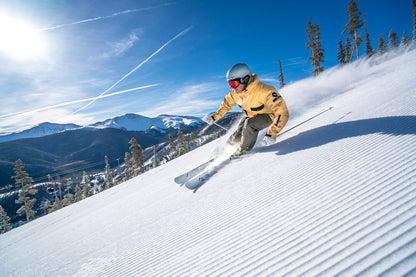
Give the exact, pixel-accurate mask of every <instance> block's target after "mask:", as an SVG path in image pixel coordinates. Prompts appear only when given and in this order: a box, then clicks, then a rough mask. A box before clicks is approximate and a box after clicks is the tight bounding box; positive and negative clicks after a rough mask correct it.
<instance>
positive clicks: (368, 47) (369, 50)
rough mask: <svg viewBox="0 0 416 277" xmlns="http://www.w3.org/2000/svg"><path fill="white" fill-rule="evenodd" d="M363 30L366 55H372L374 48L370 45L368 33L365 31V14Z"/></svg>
mask: <svg viewBox="0 0 416 277" xmlns="http://www.w3.org/2000/svg"><path fill="white" fill-rule="evenodd" d="M364 32H365V54H366V55H367V57H371V56H372V55H374V49H373V47H372V46H371V41H370V34H369V33H368V31H367V20H366V16H365V14H364Z"/></svg>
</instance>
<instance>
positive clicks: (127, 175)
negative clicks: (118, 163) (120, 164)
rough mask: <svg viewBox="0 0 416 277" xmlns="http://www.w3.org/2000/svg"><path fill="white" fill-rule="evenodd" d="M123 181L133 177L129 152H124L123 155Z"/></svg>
mask: <svg viewBox="0 0 416 277" xmlns="http://www.w3.org/2000/svg"><path fill="white" fill-rule="evenodd" d="M124 165H125V169H124V181H127V180H129V179H131V177H133V172H132V167H131V156H130V153H128V152H126V155H125V156H124Z"/></svg>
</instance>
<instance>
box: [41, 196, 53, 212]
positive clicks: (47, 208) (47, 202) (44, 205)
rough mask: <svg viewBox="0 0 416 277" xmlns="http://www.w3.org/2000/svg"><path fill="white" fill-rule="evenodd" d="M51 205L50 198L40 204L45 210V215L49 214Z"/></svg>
mask: <svg viewBox="0 0 416 277" xmlns="http://www.w3.org/2000/svg"><path fill="white" fill-rule="evenodd" d="M50 207H51V201H49V200H48V199H46V200H45V201H43V202H42V203H41V204H40V208H41V209H42V210H43V214H44V215H47V214H48V211H49V209H50Z"/></svg>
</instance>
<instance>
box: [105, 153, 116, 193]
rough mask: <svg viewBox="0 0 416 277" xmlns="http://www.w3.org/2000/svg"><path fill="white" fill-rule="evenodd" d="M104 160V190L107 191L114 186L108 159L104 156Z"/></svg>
mask: <svg viewBox="0 0 416 277" xmlns="http://www.w3.org/2000/svg"><path fill="white" fill-rule="evenodd" d="M104 160H105V177H104V179H105V188H106V189H109V188H111V187H113V186H114V179H113V176H112V175H111V171H110V164H109V163H108V157H107V156H105V157H104Z"/></svg>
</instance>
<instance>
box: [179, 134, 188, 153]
mask: <svg viewBox="0 0 416 277" xmlns="http://www.w3.org/2000/svg"><path fill="white" fill-rule="evenodd" d="M178 140H179V143H178V155H179V156H182V155H183V154H185V153H186V152H188V150H187V146H186V145H187V143H186V138H185V135H184V134H183V132H182V131H181V130H179V131H178Z"/></svg>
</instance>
